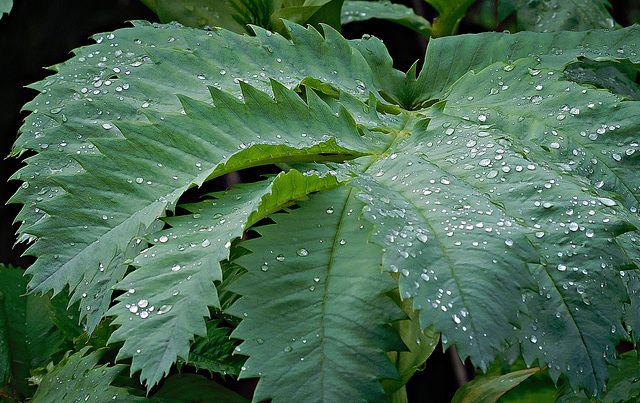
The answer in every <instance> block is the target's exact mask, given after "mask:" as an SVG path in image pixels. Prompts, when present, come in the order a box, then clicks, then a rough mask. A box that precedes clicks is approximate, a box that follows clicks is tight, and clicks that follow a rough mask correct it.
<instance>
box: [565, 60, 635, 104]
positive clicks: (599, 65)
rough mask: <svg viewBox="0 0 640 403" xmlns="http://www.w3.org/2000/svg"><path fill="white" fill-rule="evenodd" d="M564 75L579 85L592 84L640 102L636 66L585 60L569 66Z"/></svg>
mask: <svg viewBox="0 0 640 403" xmlns="http://www.w3.org/2000/svg"><path fill="white" fill-rule="evenodd" d="M564 74H565V75H566V76H567V79H569V80H571V81H573V82H576V83H578V84H591V85H593V86H595V87H597V88H604V89H607V90H609V91H611V92H613V93H614V94H618V95H624V96H626V97H628V98H629V99H633V100H634V101H638V100H640V86H639V85H638V84H636V82H635V78H636V76H637V75H638V70H637V69H636V68H635V66H629V65H625V64H621V63H615V62H593V61H590V60H583V61H581V62H578V63H572V64H570V65H568V66H567V68H566V69H565V72H564Z"/></svg>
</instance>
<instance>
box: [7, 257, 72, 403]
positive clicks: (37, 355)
mask: <svg viewBox="0 0 640 403" xmlns="http://www.w3.org/2000/svg"><path fill="white" fill-rule="evenodd" d="M23 274H24V270H22V269H19V268H14V267H11V266H5V265H2V264H0V294H2V295H3V296H4V298H3V299H4V305H3V306H2V307H1V308H0V310H2V311H3V315H6V323H5V325H6V328H5V332H3V333H0V337H4V338H5V341H8V348H9V350H8V352H9V355H10V358H11V364H10V366H9V367H4V368H3V369H7V370H10V371H11V387H12V388H13V389H14V390H15V391H16V392H17V393H18V395H19V398H20V399H24V398H27V397H29V396H31V395H32V394H33V388H32V387H31V386H30V385H29V382H28V381H27V379H28V378H29V376H30V370H32V369H35V368H38V367H39V366H43V365H45V364H46V363H47V361H48V360H49V357H50V356H51V354H52V353H54V352H55V351H56V350H57V349H58V348H59V347H60V346H61V344H62V342H63V340H64V338H63V336H62V334H61V333H60V331H59V330H58V329H56V328H55V327H54V325H53V322H52V321H51V319H50V317H49V314H50V313H49V309H48V307H47V304H46V303H45V301H44V299H43V298H40V297H37V296H33V295H28V296H25V295H24V294H25V291H26V285H27V278H26V277H24V276H23ZM5 358H6V357H5ZM1 386H2V387H4V386H5V385H4V384H2V385H1Z"/></svg>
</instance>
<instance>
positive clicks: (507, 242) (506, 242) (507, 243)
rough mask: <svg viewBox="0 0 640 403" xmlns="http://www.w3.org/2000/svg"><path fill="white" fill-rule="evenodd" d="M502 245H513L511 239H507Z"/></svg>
mask: <svg viewBox="0 0 640 403" xmlns="http://www.w3.org/2000/svg"><path fill="white" fill-rule="evenodd" d="M504 244H505V245H507V246H512V245H513V239H511V238H507V239H506V240H505V241H504Z"/></svg>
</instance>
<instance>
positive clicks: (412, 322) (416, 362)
mask: <svg viewBox="0 0 640 403" xmlns="http://www.w3.org/2000/svg"><path fill="white" fill-rule="evenodd" d="M393 299H394V301H396V303H397V304H399V305H400V307H401V308H402V310H403V311H404V312H405V314H406V315H407V317H408V318H409V319H405V320H399V321H395V322H393V323H392V324H391V326H393V328H394V329H395V331H396V332H398V335H400V337H401V338H402V341H403V342H404V344H405V345H406V346H407V348H408V351H390V352H389V353H388V354H389V357H390V358H391V361H392V362H393V363H394V364H395V366H396V368H397V369H398V373H399V374H400V378H401V381H400V382H398V381H397V380H391V379H387V380H384V381H383V382H382V385H383V386H384V388H385V392H386V394H387V395H391V394H392V393H393V392H395V391H396V390H398V389H400V388H401V387H402V386H404V385H405V384H406V383H407V382H409V379H411V377H412V376H413V374H414V373H415V372H416V371H417V370H419V369H420V368H421V367H423V365H424V364H425V362H426V361H427V358H429V356H430V355H431V353H433V351H434V350H435V349H436V346H437V345H438V342H439V341H440V335H439V334H437V333H434V332H433V331H431V329H425V330H424V331H423V330H422V326H420V319H419V316H418V312H416V311H414V310H413V308H412V306H411V305H412V301H411V300H410V299H405V300H404V301H402V299H401V298H400V295H398V293H397V290H394V293H393Z"/></svg>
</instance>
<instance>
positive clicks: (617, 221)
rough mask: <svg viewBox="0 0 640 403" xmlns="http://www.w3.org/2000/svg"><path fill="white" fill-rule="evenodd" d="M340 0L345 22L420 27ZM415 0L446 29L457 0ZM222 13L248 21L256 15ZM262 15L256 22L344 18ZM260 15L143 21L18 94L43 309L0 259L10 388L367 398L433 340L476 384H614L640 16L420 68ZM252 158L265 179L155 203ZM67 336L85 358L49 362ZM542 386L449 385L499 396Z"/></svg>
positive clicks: (418, 360)
mask: <svg viewBox="0 0 640 403" xmlns="http://www.w3.org/2000/svg"><path fill="white" fill-rule="evenodd" d="M359 3H360V2H350V3H348V4H347V7H346V8H345V10H347V11H349V10H352V11H353V10H356V11H357V10H358V9H359V7H365V6H366V7H371V9H370V10H372V11H371V13H373V14H371V16H372V17H374V16H376V15H377V14H376V13H378V12H379V11H380V10H379V9H378V7H387V8H392V9H393V10H394V12H396V11H397V12H398V14H397V15H395V14H394V15H395V16H394V17H393V18H391V16H390V19H392V20H393V19H395V20H397V21H399V22H401V23H405V24H410V25H412V26H413V27H414V28H418V27H419V26H422V28H418V29H419V30H420V29H423V30H426V29H427V27H428V26H429V25H428V23H426V24H425V22H426V20H425V21H423V22H420V21H421V20H420V21H418V20H416V19H415V18H414V17H412V16H411V14H410V13H408V12H406V10H402V9H401V8H400V7H396V6H390V5H388V4H383V3H374V4H371V5H364V4H359ZM431 3H432V5H433V6H434V7H435V8H436V10H437V11H438V12H439V14H440V16H439V17H438V19H437V20H436V21H435V22H434V24H433V27H432V28H433V32H432V33H433V35H434V36H441V35H448V34H451V33H454V32H455V31H456V29H457V26H458V24H459V22H460V19H461V18H462V16H463V15H464V13H465V11H466V9H467V8H468V7H469V6H470V5H471V3H473V2H472V1H460V2H444V1H443V2H440V1H437V2H436V1H434V2H431ZM146 4H148V5H149V6H150V7H151V8H152V9H154V10H155V11H156V12H158V14H159V15H160V16H161V18H163V19H165V20H168V19H173V18H174V17H177V18H186V17H184V16H185V15H188V16H189V18H196V19H198V18H201V17H200V16H199V15H200V14H198V13H191V14H190V13H186V12H185V11H184V10H185V9H186V10H188V7H185V9H182V8H178V5H179V3H171V4H169V2H166V3H165V2H162V1H160V0H159V1H147V2H146ZM240 4H241V3H233V5H230V7H233V8H235V9H236V11H238V10H240V9H241V5H240ZM242 4H244V6H243V7H245V11H246V13H245V14H242V13H241V14H240V15H241V17H242V18H240V19H241V20H242V19H251V18H253V19H254V20H252V21H251V22H254V23H256V22H260V21H257V18H258V17H260V18H263V17H264V16H265V12H264V10H262V11H260V7H258V6H259V4H258V3H254V2H251V3H246V4H245V3H242ZM248 4H251V7H254V6H255V7H258V8H256V9H255V10H254V9H251V8H250V7H249V6H248ZM260 4H262V3H260ZM269 4H270V5H271V6H273V7H274V8H272V9H269V10H275V11H273V14H270V16H269V21H270V22H269V23H270V24H272V25H271V26H272V27H273V28H277V27H276V26H275V25H274V24H275V23H274V19H273V16H274V15H276V16H278V17H287V18H291V19H293V20H295V21H298V22H300V19H302V20H305V21H311V20H312V19H313V18H316V17H317V18H321V19H323V20H325V21H326V20H327V18H329V19H330V17H327V15H328V14H327V15H325V14H322V13H323V12H324V11H326V12H327V13H329V14H332V13H334V11H335V9H337V10H338V11H339V9H340V8H341V4H339V3H336V2H326V1H320V2H305V3H304V4H298V3H295V4H293V3H291V4H289V3H286V4H285V3H282V4H279V3H278V4H277V7H275V6H274V4H276V3H269ZM263 5H264V6H265V7H266V5H267V3H264V4H263ZM190 6H193V7H196V8H198V7H199V8H198V10H201V11H202V13H205V12H209V13H211V10H213V8H207V7H211V3H210V2H208V3H207V4H206V5H205V4H204V3H202V4H200V3H193V2H190ZM281 6H282V7H281ZM324 7H328V8H329V9H324V11H323V8H324ZM348 7H353V8H352V9H349V8H348ZM360 9H361V10H364V8H360ZM203 10H204V11H203ZM252 10H253V11H252ZM256 10H257V11H256ZM314 10H315V11H314ZM367 10H369V9H367ZM192 11H193V10H192ZM358 12H360V11H358ZM368 12H369V11H367V13H368ZM163 13H166V14H163ZM317 13H320V14H317ZM163 15H166V17H162V16H163ZM332 15H333V14H332ZM335 15H339V14H335ZM368 15H369V14H368ZM320 16H321V17H320ZM346 16H347V14H346V13H345V14H343V17H345V18H346ZM353 16H355V14H354V13H352V17H353ZM228 17H229V14H225V18H227V19H228ZM236 17H237V15H236ZM360 17H361V16H360ZM360 17H353V18H356V19H358V18H360ZM396 17H398V18H396ZM202 18H205V17H202ZM206 18H208V17H206ZM363 18H364V17H363ZM232 19H233V18H232ZM186 21H187V22H190V23H192V24H195V25H202V24H201V23H200V22H197V21H196V22H193V21H191V20H186ZM198 21H199V20H198ZM203 21H204V20H203ZM207 21H208V22H207V24H209V23H210V22H209V20H207ZM228 21H230V20H228ZM233 21H234V23H236V28H237V27H238V26H240V25H239V24H237V23H238V21H239V19H238V18H235V19H233ZM261 21H262V20H261ZM264 21H266V20H264ZM264 21H263V22H262V23H264V24H266V22H264ZM275 21H278V23H280V24H283V25H282V27H281V28H280V29H279V30H280V31H281V32H283V33H284V34H285V36H283V35H280V34H277V33H273V32H271V31H269V30H265V29H264V28H260V27H252V30H253V31H252V32H254V33H255V36H247V35H238V34H235V33H232V32H230V31H228V30H225V29H221V28H213V29H207V30H200V29H194V28H187V27H185V26H183V25H180V24H176V23H174V24H149V23H146V22H142V21H137V22H134V26H133V27H131V28H126V29H121V30H117V31H114V32H111V33H105V34H99V35H96V36H95V38H94V39H95V40H96V43H95V44H93V45H90V46H87V47H83V48H80V49H77V50H76V51H75V56H74V57H73V58H71V59H70V60H69V61H67V62H65V63H62V64H60V65H57V66H54V67H53V69H54V70H55V71H56V74H55V75H53V76H51V77H49V78H47V79H45V80H43V81H41V82H39V83H36V84H34V85H32V88H34V89H37V90H39V91H40V94H38V95H37V96H36V97H35V99H34V100H33V101H32V102H30V103H28V104H27V105H26V106H25V109H26V110H28V111H30V112H31V114H30V115H29V116H28V117H27V118H26V119H25V124H24V125H23V127H22V129H21V135H20V137H19V138H18V140H17V141H16V143H15V145H14V149H13V152H12V154H13V155H21V154H23V153H29V155H30V156H29V157H28V158H27V159H25V162H26V165H25V166H24V167H23V168H22V169H20V170H19V171H18V172H17V173H16V174H14V176H13V179H19V180H22V181H23V184H22V186H21V188H20V189H19V191H18V192H17V193H16V195H15V196H14V197H13V198H12V200H11V201H12V202H17V203H22V204H23V205H24V207H23V209H22V211H21V212H20V214H19V216H18V220H20V221H21V223H22V225H21V227H20V234H21V235H20V240H21V241H29V242H32V244H31V246H30V247H29V249H28V251H27V253H28V254H30V255H33V256H36V257H37V260H36V262H35V263H34V264H33V265H32V266H31V267H29V269H27V271H26V273H27V274H29V275H31V279H30V281H29V285H28V289H29V291H30V292H31V293H32V294H34V293H40V294H47V293H49V292H52V293H53V294H54V295H56V296H55V297H54V298H53V299H51V301H50V302H49V303H48V304H44V303H41V302H42V299H41V298H39V297H36V296H33V295H30V296H28V297H26V298H22V299H19V298H18V295H19V293H17V292H16V289H15V287H16V285H17V286H19V289H20V293H22V292H24V288H25V280H24V279H23V278H22V277H18V275H17V274H20V275H21V274H22V273H21V272H18V271H17V270H16V269H3V270H0V275H1V276H7V279H8V281H2V282H0V291H1V292H2V295H4V298H5V312H6V316H0V360H4V362H9V359H11V360H13V361H11V362H12V365H13V366H15V365H17V364H15V360H14V359H13V358H10V357H9V356H8V354H7V348H6V345H7V344H6V343H4V341H8V343H9V344H8V345H9V346H11V350H9V352H10V353H11V352H13V351H17V352H18V353H19V354H24V355H27V356H29V357H30V359H31V360H32V361H31V365H30V366H25V367H24V368H17V369H15V371H18V372H19V373H20V375H19V376H17V375H12V376H15V377H16V378H15V379H21V380H22V381H24V380H25V379H26V377H27V376H28V375H29V372H30V370H33V369H36V368H37V367H38V366H43V365H46V363H47V362H48V361H56V362H57V361H60V362H59V363H58V364H57V365H56V366H53V364H51V365H49V367H48V368H49V370H48V373H47V374H46V375H44V377H43V378H42V379H41V381H40V382H39V383H40V387H39V388H38V391H37V394H36V396H35V399H36V400H37V399H41V400H42V401H59V400H62V399H71V400H72V399H74V398H81V399H84V398H85V397H86V396H89V398H90V399H91V398H94V399H95V400H98V401H102V400H105V401H106V400H109V399H111V398H112V397H113V396H116V399H118V398H121V399H124V400H127V399H129V400H137V399H143V398H142V397H139V396H142V394H143V392H142V390H141V389H139V388H136V382H135V381H132V380H130V379H128V378H125V377H119V374H120V372H121V371H122V370H123V369H125V367H127V366H129V368H130V374H131V379H135V377H136V374H137V373H140V381H141V383H142V385H143V386H142V387H144V388H146V391H147V393H148V394H150V395H151V397H150V398H149V399H150V400H161V401H176V399H184V400H188V399H191V400H195V401H198V399H205V396H209V394H216V395H217V396H218V397H219V398H220V399H223V400H225V401H235V400H238V399H240V398H239V397H238V396H237V395H235V394H233V393H232V392H230V391H228V390H226V389H225V388H223V387H222V386H220V385H217V384H215V383H212V382H211V381H208V380H206V379H204V378H202V377H200V376H196V375H172V368H173V365H174V363H178V366H179V368H180V369H181V370H185V369H189V370H193V371H196V370H206V371H208V372H210V373H217V374H221V375H223V376H224V375H238V376H239V378H251V377H257V378H260V379H259V381H258V383H257V388H256V390H255V393H254V395H253V400H254V401H262V400H265V399H272V400H273V401H274V402H278V401H314V400H315V401H343V400H344V401H347V400H355V401H385V400H387V399H389V398H396V399H401V398H402V396H404V393H405V391H404V389H403V387H404V384H405V383H406V382H407V381H408V380H409V378H410V377H411V375H412V374H413V373H414V372H415V371H416V369H417V368H418V367H420V365H422V363H424V361H425V360H426V358H427V357H428V356H429V355H430V354H431V352H432V351H433V350H434V348H435V346H436V344H437V343H438V340H441V342H442V344H443V346H444V347H445V348H446V347H449V346H451V345H455V346H456V347H457V351H458V352H459V354H460V356H461V358H463V359H466V358H469V359H470V360H471V362H472V363H473V364H474V365H475V366H476V367H479V368H480V369H482V370H485V371H486V370H487V369H488V368H489V366H490V364H491V363H493V362H494V361H495V359H496V356H497V355H506V354H507V353H515V355H516V356H520V357H522V359H523V361H524V365H526V366H527V367H530V366H533V365H535V366H539V367H547V368H548V374H549V377H550V378H551V380H553V382H556V381H558V379H562V382H566V384H567V385H569V386H568V387H569V388H570V389H571V390H575V391H578V393H583V392H581V391H584V392H585V393H586V395H585V396H587V395H589V396H593V397H594V398H600V397H601V396H602V392H603V391H604V387H605V385H610V384H608V383H607V379H609V382H611V380H613V382H614V383H615V384H616V385H619V386H616V387H615V388H614V389H613V390H618V392H616V393H624V392H625V391H631V392H632V388H633V384H632V382H628V379H629V376H630V374H632V371H633V369H631V368H632V366H630V368H629V369H627V368H626V366H624V365H626V364H624V363H625V362H627V361H628V358H626V357H625V358H623V361H622V362H623V365H622V366H621V367H620V368H621V369H620V373H613V372H611V368H612V366H613V365H616V363H618V361H617V358H616V352H615V348H616V346H617V345H618V344H619V343H620V342H621V341H630V340H631V341H637V340H638V334H637V332H636V331H634V329H638V328H640V315H638V309H637V307H638V306H639V304H640V300H638V298H639V293H638V289H639V288H640V282H638V274H639V273H638V265H639V264H640V236H639V235H640V233H639V232H638V227H639V225H640V222H639V220H638V204H639V201H640V178H638V176H637V175H636V174H635V171H636V170H637V167H638V156H639V155H640V152H638V148H639V147H640V146H639V145H638V139H637V133H638V130H639V129H640V127H639V126H640V120H638V116H640V104H639V103H638V102H637V101H635V99H637V98H636V94H638V93H639V91H638V86H637V84H636V83H635V79H636V76H637V73H638V69H639V68H640V59H639V58H638V56H637V53H638V49H637V48H638V46H639V45H638V44H639V43H640V29H639V28H638V27H630V28H625V29H621V30H618V31H586V32H562V33H544V34H543V33H533V32H522V33H518V34H513V35H511V34H506V33H484V34H477V35H462V36H457V37H448V38H441V39H435V40H431V41H430V43H429V46H428V49H427V54H426V57H425V62H424V65H423V67H422V70H421V72H420V73H419V74H418V75H417V76H416V67H415V65H414V67H412V68H411V69H410V70H409V71H408V72H407V73H404V72H401V71H399V70H396V69H394V68H393V67H392V65H393V64H392V63H393V61H392V59H391V57H390V56H389V53H388V52H387V49H386V48H385V46H384V45H383V44H382V42H381V41H380V40H378V39H376V38H374V37H370V36H366V37H363V39H359V40H346V39H344V38H343V37H342V36H341V35H340V34H339V33H338V32H337V31H336V30H335V29H333V28H331V27H330V26H327V25H324V26H322V32H319V31H318V30H317V29H316V28H314V27H312V26H311V27H307V28H304V27H302V26H300V25H297V24H294V23H291V22H280V21H281V20H279V19H276V20H275ZM230 24H231V23H230ZM416 24H417V25H416ZM229 27H231V25H230V26H229ZM424 32H425V33H426V31H424ZM612 44H615V45H612ZM612 71H613V72H614V74H612V73H611V72H612ZM615 72H617V73H615ZM612 77H613V78H612ZM269 164H278V166H279V167H281V172H280V173H279V174H277V175H274V176H270V177H267V178H264V179H261V180H258V181H256V182H254V183H249V184H242V185H238V186H236V187H232V188H230V189H227V190H225V191H221V192H216V193H212V194H208V195H206V197H205V198H204V199H203V200H202V201H200V202H197V203H191V204H182V205H179V206H178V207H180V208H176V206H177V205H178V203H180V198H181V197H182V195H183V194H184V193H185V192H186V191H187V190H189V189H191V188H194V187H199V186H201V185H203V184H204V183H205V182H206V181H208V180H211V179H214V178H218V177H221V176H223V175H225V174H228V173H232V172H236V171H240V170H243V169H246V168H251V167H257V166H264V165H269ZM265 219H267V220H270V221H267V222H265V221H263V220H265ZM248 233H250V234H254V235H255V236H254V237H253V239H248V240H247V238H249V236H247V234H248ZM256 233H257V235H256ZM5 287H6V290H5ZM12 287H13V288H12ZM63 290H68V291H69V294H70V298H69V299H67V298H66V295H65V294H66V292H65V293H61V292H62V291H63ZM49 299H50V298H49ZM7 301H10V302H7ZM31 301H38V302H37V303H40V305H38V306H37V307H31V306H30V305H28V306H27V307H26V308H25V307H24V306H23V305H24V304H25V303H29V302H31ZM34 304H35V303H34ZM67 306H70V307H71V309H72V310H74V309H77V308H79V310H80V312H79V313H78V314H77V315H76V314H75V313H74V314H73V315H72V316H71V317H69V315H65V314H64V313H63V312H64V310H65V308H66V307H67ZM7 307H8V308H7ZM16 309H17V310H18V312H17V313H16V312H14V311H13V310H16ZM30 309H32V310H33V312H32V311H31V310H30ZM33 315H39V317H38V323H36V324H32V323H31V322H32V321H33V320H34V318H33ZM47 315H51V320H50V321H47V320H42V319H41V317H43V316H47ZM78 322H80V323H82V324H83V326H85V327H84V328H81V327H78V326H77V323H78ZM12 326H16V330H13V329H12V328H11V327H12ZM7 328H9V330H7ZM85 330H86V333H85ZM19 332H22V334H21V333H19ZM13 333H15V334H18V335H20V338H19V339H16V340H17V341H12V334H13ZM26 333H28V335H27V334H26ZM45 336H46V337H45ZM27 337H31V338H34V337H35V338H41V339H42V340H43V341H42V342H40V343H38V346H37V348H38V349H40V350H38V351H33V352H30V351H29V352H27V351H26V350H28V349H30V348H33V346H31V347H30V346H29V344H28V343H27V344H25V343H24V340H29V339H28V338H27ZM107 340H108V343H109V346H108V349H104V350H102V349H101V350H97V351H94V352H92V353H89V347H84V345H86V344H87V343H88V344H90V345H91V346H94V347H98V348H101V347H103V346H104V345H106V344H107ZM3 343H4V344H3ZM11 343H17V344H16V346H15V347H14V346H12V345H11ZM21 343H22V344H21ZM63 345H64V346H69V345H71V346H72V347H73V348H75V350H77V351H78V352H76V353H75V354H73V355H70V356H69V355H67V356H66V357H64V358H63V359H62V360H59V357H58V356H56V354H55V350H56V349H58V348H59V347H60V346H63ZM107 352H108V354H107ZM634 357H635V356H634ZM625 360H627V361H625ZM636 360H637V358H636ZM113 361H118V362H119V363H118V364H116V365H112V362H113ZM13 366H12V370H13V369H14V368H13ZM536 371H537V369H529V370H523V371H520V372H516V373H514V372H511V373H509V374H507V375H503V376H502V377H500V378H495V379H494V378H488V377H487V378H482V379H480V380H478V381H477V382H476V383H472V384H470V385H469V386H467V387H466V389H465V390H462V391H461V392H460V394H461V396H462V395H465V394H466V391H469V393H471V394H473V393H480V394H481V395H482V396H487V393H492V394H493V395H492V396H494V398H495V399H497V398H498V397H500V395H501V394H503V393H505V392H507V390H508V389H509V388H511V387H513V386H514V385H515V384H517V383H519V382H520V381H523V380H524V379H525V378H527V377H528V376H530V375H531V374H533V373H534V372H536ZM40 373H41V372H40ZM205 373H206V372H205ZM14 374H15V372H14ZM0 376H1V377H0V379H2V380H3V381H4V382H5V383H6V382H7V379H9V375H8V373H7V372H6V371H5V373H0ZM216 376H217V375H216ZM123 378H125V379H128V380H127V381H123ZM165 378H166V379H165ZM618 378H619V381H618V380H617V379H618ZM11 379H14V378H11ZM57 379H61V380H63V382H66V386H65V387H64V388H59V389H58V388H56V387H55V386H57V385H55V383H56V382H57ZM505 379H507V380H508V381H507V382H505V381H504V380H505ZM501 380H502V382H501ZM10 382H11V381H10ZM525 382H526V381H525ZM111 383H113V384H114V385H111ZM158 384H160V386H159V387H155V386H156V385H158ZM115 385H118V386H115ZM124 385H126V386H127V387H125V386H124ZM496 385H500V386H496ZM505 385H506V386H505ZM25 387H26V386H25ZM616 388H618V389H616ZM489 390H491V391H492V392H488V391H489ZM608 390H609V392H608V394H607V395H605V396H609V394H611V393H612V389H611V388H609V389H608ZM191 392H192V393H193V395H191V394H188V393H191ZM631 392H629V393H631ZM24 394H25V396H27V395H28V394H27V393H24ZM394 394H395V395H394ZM392 396H394V397H392Z"/></svg>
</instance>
